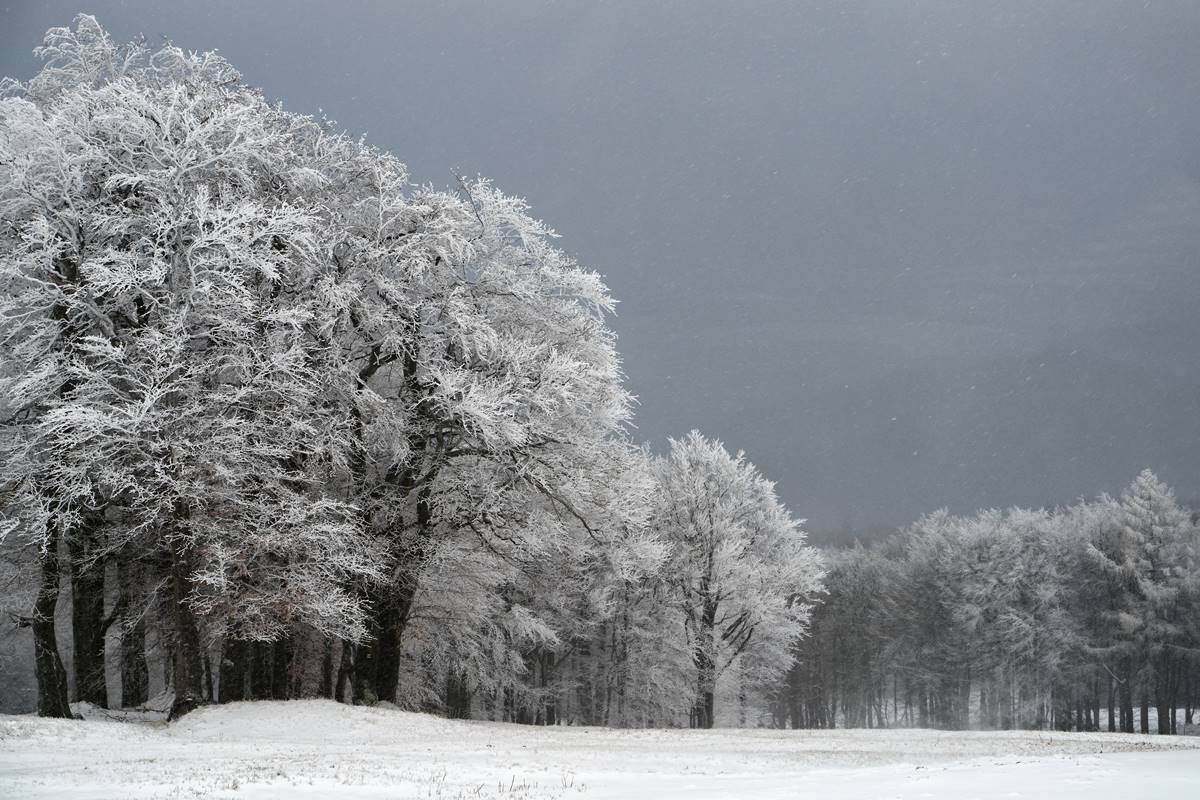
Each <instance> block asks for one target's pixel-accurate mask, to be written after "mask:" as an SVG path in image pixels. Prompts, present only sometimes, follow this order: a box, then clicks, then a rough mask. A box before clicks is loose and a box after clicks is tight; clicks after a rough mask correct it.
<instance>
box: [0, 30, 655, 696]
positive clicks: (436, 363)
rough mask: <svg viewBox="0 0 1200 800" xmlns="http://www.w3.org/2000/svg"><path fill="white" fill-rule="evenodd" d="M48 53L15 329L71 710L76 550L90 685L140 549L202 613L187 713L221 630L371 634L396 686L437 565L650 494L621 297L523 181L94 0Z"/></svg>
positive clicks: (7, 213)
mask: <svg viewBox="0 0 1200 800" xmlns="http://www.w3.org/2000/svg"><path fill="white" fill-rule="evenodd" d="M38 52H39V55H41V56H42V58H43V59H44V60H45V66H44V68H43V70H42V72H41V73H39V75H37V76H36V77H35V78H33V79H32V80H30V81H29V82H28V83H27V84H25V85H20V84H13V83H9V84H7V85H6V93H7V97H6V99H4V100H3V105H2V107H0V180H2V184H0V219H2V220H3V223H4V228H3V230H2V231H0V236H2V237H3V248H2V252H0V314H2V320H0V325H2V326H3V330H0V341H2V342H3V345H4V348H5V350H4V361H5V365H6V374H5V377H4V382H3V384H2V389H3V396H4V406H5V407H6V408H9V409H10V412H11V416H10V417H9V419H8V422H7V423H6V425H5V440H4V442H5V448H6V449H5V456H6V458H5V465H6V470H5V477H6V481H7V484H6V496H7V497H10V498H12V500H11V501H10V502H8V503H6V513H7V514H8V518H9V524H8V527H13V528H19V529H21V530H23V531H24V532H25V534H26V535H28V536H30V537H31V538H32V539H33V540H35V541H36V542H37V543H38V544H39V546H40V551H41V553H42V557H41V570H42V580H41V585H42V591H41V592H40V593H39V595H38V601H37V604H36V607H35V609H34V614H33V615H32V616H33V624H34V627H35V631H36V632H37V640H38V642H39V644H38V648H37V652H38V654H39V659H40V661H39V663H42V662H44V665H43V667H42V668H40V669H39V675H41V676H42V677H43V678H44V679H45V680H44V681H43V682H44V684H45V688H46V691H45V692H44V699H45V703H44V711H45V713H63V714H65V713H68V712H67V711H66V710H65V680H64V679H63V677H64V676H63V674H62V669H61V664H60V663H59V662H58V661H57V654H56V650H55V646H54V642H55V633H54V631H53V627H52V626H53V610H54V604H55V601H56V597H57V586H58V567H59V561H60V555H62V554H65V555H67V556H68V558H67V559H66V563H67V564H68V565H69V568H70V570H71V573H72V574H71V577H72V587H73V590H75V589H78V590H80V591H77V592H75V593H76V595H77V597H76V604H75V605H76V614H75V617H76V619H75V620H74V625H73V628H74V631H75V634H76V641H77V645H79V647H77V649H80V650H81V652H82V653H83V657H81V658H77V659H76V665H77V668H78V669H77V672H79V674H80V676H81V678H86V679H87V680H86V681H81V685H84V684H88V685H90V683H94V682H95V677H96V675H97V674H99V675H101V676H102V675H103V664H102V661H101V663H100V665H99V667H98V669H99V670H100V671H99V672H98V673H97V672H96V670H97V666H96V663H95V662H96V661H97V660H98V659H102V658H103V652H102V641H103V630H104V628H105V626H106V625H107V624H108V623H109V622H111V619H112V617H111V615H110V616H109V618H107V619H105V618H104V612H105V603H104V574H105V573H104V564H105V563H106V561H108V560H110V559H115V560H117V561H118V563H119V564H120V565H121V566H122V567H123V568H124V567H136V568H139V569H141V568H144V569H148V570H149V571H150V572H151V573H152V575H153V580H149V581H145V582H146V583H147V584H148V585H151V586H154V587H157V589H156V595H157V597H151V598H141V602H144V603H149V602H151V601H154V600H157V601H159V602H160V603H161V604H162V606H163V607H164V608H167V609H169V610H170V612H171V617H172V621H171V624H170V626H169V627H170V631H171V640H172V641H171V648H172V652H173V654H174V655H173V658H174V665H175V666H174V670H173V683H174V688H175V692H176V710H177V712H182V711H185V710H186V709H187V708H189V707H191V706H192V705H194V704H195V703H196V702H198V701H199V698H200V696H201V695H202V694H206V693H208V690H207V688H206V687H202V685H201V683H202V681H201V670H202V667H201V659H202V657H203V655H204V653H205V652H206V651H207V649H208V648H209V645H210V644H211V641H212V640H214V639H220V638H222V637H226V638H228V639H229V640H230V641H231V642H236V641H238V640H245V639H259V640H271V639H281V638H282V639H287V638H288V637H289V636H290V635H292V632H293V631H294V628H295V625H297V624H299V623H303V624H305V625H307V626H309V627H310V628H313V629H315V630H317V631H318V632H321V633H324V634H328V635H331V636H335V637H337V638H339V639H341V640H343V641H345V642H346V643H347V648H346V650H345V654H344V657H343V659H342V669H341V672H342V675H343V676H344V677H345V678H346V679H347V680H348V681H349V682H350V683H351V684H352V685H353V695H354V697H355V698H356V699H371V698H377V699H387V700H394V699H395V698H396V691H397V682H398V674H399V669H400V660H401V654H402V635H403V633H404V630H405V627H406V624H407V622H408V619H409V616H410V614H411V612H412V609H413V603H414V598H415V597H416V594H417V591H418V589H419V587H420V583H421V577H422V574H423V572H424V571H425V570H426V569H430V568H431V569H434V570H435V572H439V571H440V572H439V574H441V575H443V576H445V574H446V573H445V571H444V565H446V564H447V563H450V562H451V561H454V560H460V561H461V563H463V564H468V563H471V562H472V559H475V560H476V561H477V562H478V563H483V562H484V561H486V560H487V559H489V558H490V559H494V560H495V563H496V564H504V565H506V568H510V569H515V570H517V571H521V570H522V569H523V568H525V567H528V566H530V565H535V564H543V563H544V559H542V558H541V556H542V555H544V554H547V553H554V554H558V555H559V556H560V559H566V560H568V561H570V560H571V559H573V558H574V559H579V558H582V557H583V554H584V552H585V551H586V548H582V549H581V548H579V547H576V546H575V545H577V544H578V542H579V541H580V539H581V536H582V537H585V538H586V539H587V540H590V541H594V542H603V541H605V540H606V539H605V537H606V536H607V534H606V533H605V531H607V530H610V529H611V530H616V529H617V528H619V527H620V525H621V524H622V523H621V522H620V520H621V519H623V518H624V517H626V516H628V515H630V514H633V515H635V516H636V515H637V514H638V513H640V511H639V510H638V504H637V503H636V502H634V503H629V502H622V499H621V498H619V497H617V496H616V494H615V493H614V492H613V491H612V490H611V487H610V486H608V485H607V482H608V481H609V479H610V478H611V475H612V474H613V470H612V469H609V468H608V467H607V466H606V465H607V464H610V463H614V464H615V463H620V461H621V459H622V458H623V455H622V454H623V453H624V452H625V449H626V447H627V446H626V445H625V443H624V442H623V441H622V440H621V438H622V437H621V430H622V426H623V425H624V423H625V421H626V420H627V419H628V416H629V408H630V399H629V396H628V394H627V393H626V391H625V390H624V388H623V387H622V385H621V372H620V366H619V360H618V357H617V354H616V350H615V348H614V336H613V333H612V332H611V330H610V329H609V328H608V327H607V325H606V323H605V315H606V314H607V313H608V312H610V311H611V310H612V308H613V301H612V299H611V298H610V297H609V295H608V292H607V289H606V288H605V286H604V285H603V283H602V282H601V280H600V279H599V277H598V276H597V275H596V274H594V273H592V272H588V271H586V270H583V269H581V268H580V267H578V266H577V265H576V264H575V263H574V262H573V261H572V260H571V259H570V258H569V257H568V256H567V255H565V254H564V253H563V252H562V251H561V250H559V249H557V248H555V247H554V246H553V244H552V240H553V237H554V233H553V232H552V231H551V230H550V229H549V228H547V227H546V226H544V225H542V224H541V223H539V222H537V221H536V220H534V219H532V218H531V217H530V216H529V215H528V214H527V210H526V207H525V204H524V203H523V202H522V201H520V200H517V199H514V198H511V197H508V196H506V195H504V194H502V193H501V192H499V191H498V190H496V189H495V188H494V187H493V186H491V185H490V184H489V183H488V182H487V181H485V180H481V179H480V180H470V181H468V180H466V179H460V180H459V182H458V186H457V187H456V188H455V189H454V190H450V191H436V190H433V189H431V188H423V187H413V186H410V185H409V183H408V179H407V173H406V170H405V168H404V166H403V165H402V164H401V163H399V162H398V161H397V160H396V159H394V158H393V157H391V156H390V155H388V154H386V153H382V152H379V151H377V150H375V149H373V148H370V147H368V146H366V145H365V144H363V143H362V142H360V141H355V140H352V139H350V138H348V137H346V136H344V135H339V134H337V133H335V132H333V131H332V130H331V129H330V126H328V125H327V124H323V123H320V122H317V121H314V120H311V119H309V118H306V117H301V116H297V115H293V114H289V113H287V112H285V111H283V110H282V109H280V108H279V107H274V106H271V105H270V104H268V103H267V102H266V101H265V100H264V98H263V97H262V95H261V93H259V92H257V91H256V90H253V89H250V88H249V87H247V86H245V85H244V83H243V82H242V81H241V78H240V76H239V75H238V74H237V72H236V71H235V70H234V69H233V68H232V67H231V66H230V65H228V64H227V63H226V62H225V61H224V60H223V59H221V58H220V57H219V56H217V55H215V54H213V53H199V54H197V53H188V52H185V51H182V50H180V49H178V48H176V47H173V46H171V45H166V46H164V47H162V48H161V49H158V50H154V51H152V50H150V49H149V48H147V47H146V46H144V45H143V44H142V43H140V42H135V43H132V44H129V45H123V46H119V45H116V44H115V43H113V42H112V40H111V39H110V37H109V36H108V35H107V34H106V33H105V32H104V31H103V30H102V29H101V28H100V27H99V25H97V24H96V21H95V20H94V19H92V18H91V17H87V16H81V17H79V18H78V19H77V21H76V25H75V27H74V28H56V29H52V30H51V31H50V32H49V33H48V34H47V37H46V42H45V45H44V46H43V47H42V48H40V49H39V51H38ZM464 548H468V549H473V550H477V551H479V552H475V553H473V554H468V553H467V551H466V550H464ZM455 553H458V554H461V555H462V558H461V559H456V557H455V556H454V554H455ZM480 557H482V558H483V561H479V559H480ZM135 571H136V570H135ZM469 571H470V570H467V572H469ZM501 572H503V570H498V574H499V573H501ZM121 574H122V575H124V574H125V572H124V571H122V573H121ZM432 574H433V573H431V575H432ZM139 580H141V579H139ZM511 583H513V581H505V580H497V581H496V584H497V585H500V584H505V585H507V584H511ZM89 587H90V588H89ZM85 590H86V591H85ZM137 594H138V592H136V591H134V592H130V597H131V598H133V597H136V595H137ZM83 595H86V596H83ZM130 602H134V600H131V601H130ZM483 619H486V615H480V616H478V617H477V618H476V621H479V620H483ZM541 624H542V623H541V622H537V623H535V622H532V621H531V622H530V624H529V626H527V627H529V629H530V630H536V629H537V627H538V625H541ZM205 637H207V638H205ZM280 652H286V648H285V649H284V650H281V651H280ZM43 655H44V656H45V658H44V659H42V656H43ZM91 656H94V657H91ZM244 657H245V650H244V648H241V649H239V648H238V647H231V648H229V649H228V650H227V655H226V659H225V660H226V661H230V662H231V663H232V664H233V666H234V671H233V672H232V673H231V674H236V675H237V676H241V675H242V674H243V672H244V666H245V665H244V664H241V663H240V662H241V661H243V660H244ZM81 670H82V671H81ZM234 680H235V682H236V681H240V680H241V678H240V677H237V678H235V679H234ZM100 683H101V684H102V683H103V682H102V681H100ZM222 694H223V695H224V694H225V692H224V691H222ZM230 696H235V697H236V696H240V695H239V694H238V692H237V691H234V692H233V693H232V694H231V695H230Z"/></svg>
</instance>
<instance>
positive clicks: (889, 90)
mask: <svg viewBox="0 0 1200 800" xmlns="http://www.w3.org/2000/svg"><path fill="white" fill-rule="evenodd" d="M81 2H82V0H74V1H73V2H59V1H58V0H53V1H52V2H8V3H4V2H0V74H3V75H9V76H13V77H18V78H22V79H24V78H28V77H30V76H31V75H32V74H33V73H34V72H35V70H36V68H37V62H36V61H35V59H34V58H33V56H32V54H31V52H30V51H31V50H32V48H33V47H34V46H36V45H37V44H38V43H39V42H40V40H41V37H42V34H43V33H44V31H45V29H46V28H48V27H50V26H53V25H66V24H68V23H69V22H70V21H71V19H72V18H73V16H74V15H75V14H76V13H77V12H80V11H83V12H87V13H92V14H95V15H96V16H97V17H98V19H99V21H100V22H101V24H103V25H104V26H105V27H106V28H107V29H108V30H109V32H110V33H111V34H112V35H113V36H114V37H115V38H117V39H119V40H126V39H129V38H132V37H133V36H135V35H137V34H138V33H145V34H146V35H147V36H148V37H150V38H152V39H157V38H159V37H160V36H163V35H166V36H168V37H169V38H171V39H173V40H174V41H175V42H176V43H178V44H180V45H182V46H184V47H188V48H194V49H213V48H215V49H218V50H220V51H221V52H222V53H223V54H224V55H225V56H226V57H227V58H228V59H229V60H230V61H231V62H232V63H233V65H234V66H235V67H237V68H238V69H240V70H241V71H242V72H243V74H244V75H245V77H246V80H247V81H248V82H249V83H250V84H252V85H255V86H259V87H261V88H262V89H263V90H264V92H265V93H266V94H267V96H268V97H271V98H277V99H279V100H280V101H282V102H283V104H284V105H285V107H286V108H288V109H289V110H292V111H297V112H302V113H313V114H316V113H319V112H322V111H323V113H325V114H327V115H328V116H330V117H331V118H333V119H335V120H337V122H338V123H339V124H340V126H342V127H344V128H346V129H347V130H349V131H351V132H352V133H355V134H366V135H367V137H368V140H369V141H371V142H372V143H374V144H376V145H378V146H379V147H382V148H384V149H387V150H390V151H392V152H394V153H395V154H396V155H397V156H399V157H400V158H401V159H402V160H404V161H405V162H406V163H407V164H408V165H409V168H410V170H411V172H412V174H413V177H414V179H415V180H416V181H418V182H431V183H434V184H436V185H439V186H445V185H448V184H450V183H452V182H453V177H452V175H453V173H454V172H455V171H461V172H463V173H466V174H475V173H481V174H484V175H487V176H489V177H492V178H494V179H495V180H496V182H497V184H498V185H499V186H500V187H501V188H503V189H504V190H506V191H508V192H510V193H514V194H518V195H522V196H524V197H526V198H527V199H528V200H529V202H530V204H531V205H532V207H533V211H534V215H535V216H538V217H541V218H543V219H545V220H546V221H547V222H548V223H550V224H551V225H552V226H554V227H555V228H556V229H557V230H558V231H559V232H561V233H562V234H563V238H562V240H560V243H561V244H562V246H563V247H564V248H565V249H566V250H568V251H569V252H571V253H572V254H574V255H575V256H576V257H577V258H578V259H579V261H580V262H581V263H583V264H585V265H587V266H589V267H591V268H593V269H596V270H597V271H599V272H601V273H603V274H604V275H606V276H607V280H608V283H609V286H610V287H611V288H612V291H613V293H614V294H615V295H616V297H617V298H618V299H620V301H621V305H620V307H619V313H618V317H617V318H616V319H615V320H614V321H613V323H614V326H615V328H616V330H617V331H618V333H619V335H620V341H619V347H620V350H621V353H622V355H623V357H624V364H625V369H626V372H627V375H628V383H629V386H630V388H631V389H632V391H633V392H634V393H635V394H636V395H637V396H638V397H639V399H640V406H639V408H638V410H637V430H636V431H635V432H634V435H635V438H637V439H639V440H648V441H651V442H652V443H653V444H654V445H655V447H656V448H657V449H661V448H662V447H663V446H664V444H665V440H666V437H667V436H669V435H676V436H677V435H682V434H683V433H686V432H687V430H688V429H690V428H693V427H696V428H700V429H702V430H703V431H705V432H706V433H707V434H709V435H715V436H718V437H720V438H721V439H723V440H724V441H725V442H726V444H727V445H728V446H729V447H730V448H731V449H736V448H741V449H744V450H745V451H746V453H747V455H748V456H749V457H750V458H751V459H752V460H753V461H754V462H755V463H756V464H757V465H758V466H759V467H760V468H761V469H762V470H763V472H764V473H765V474H766V475H768V476H769V477H771V478H773V479H774V480H776V481H777V483H778V488H779V491H780V494H781V496H782V497H783V499H784V500H785V501H786V502H787V503H788V504H789V506H791V508H792V510H793V511H794V513H795V514H797V515H798V516H801V517H807V518H808V519H809V524H808V528H809V529H810V530H811V531H813V532H814V534H815V535H816V536H815V539H816V541H823V540H828V539H830V538H831V537H836V536H839V535H842V534H844V533H846V532H848V531H857V532H861V533H864V534H868V535H869V534H872V533H876V532H878V531H880V530H883V529H886V528H890V527H893V526H898V525H903V524H906V523H908V522H910V521H911V520H912V519H914V518H915V517H917V516H918V515H919V514H921V513H922V512H925V511H929V510H932V509H934V508H937V507H939V506H947V507H949V508H950V509H951V510H953V511H957V512H967V511H972V510H974V509H976V508H979V507H984V506H1004V505H1008V504H1014V503H1015V504H1021V505H1030V506H1038V505H1042V504H1054V503H1058V502H1065V501H1070V500H1072V499H1074V498H1076V497H1078V496H1081V495H1088V496H1090V495H1094V494H1098V493H1099V492H1102V491H1108V492H1114V493H1115V492H1119V491H1120V490H1121V489H1122V488H1123V487H1124V486H1125V485H1126V484H1128V482H1129V481H1130V480H1131V479H1132V478H1133V476H1134V475H1135V474H1136V473H1137V472H1138V470H1140V469H1142V468H1143V467H1150V468H1152V469H1154V470H1156V471H1157V472H1158V473H1159V475H1160V477H1162V478H1163V479H1164V480H1166V481H1168V482H1169V483H1171V484H1172V485H1173V486H1175V488H1176V491H1177V492H1178V494H1179V495H1180V497H1181V498H1182V499H1183V500H1184V501H1192V502H1195V501H1196V500H1197V499H1200V479H1198V478H1200V476H1198V468H1200V449H1198V448H1197V443H1198V442H1200V359H1198V358H1197V353H1198V352H1200V323H1198V321H1197V311H1198V308H1197V305H1198V301H1200V269H1197V267H1198V266H1200V265H1198V260H1200V138H1198V136H1197V134H1198V133H1200V48H1198V47H1197V42H1200V4H1198V3H1195V2H1191V1H1190V0H1178V2H1145V3H1141V2H1138V3H1134V2H1110V1H1109V0H1079V1H1078V2H1076V1H1073V0H1057V1H1056V2H1053V3H1044V2H1040V3H1039V2H1027V1H1026V0H1003V1H1002V2H987V1H986V0H979V1H978V2H972V3H951V2H925V1H913V2H905V3H891V2H884V1H883V0H879V1H878V2H853V3H852V2H842V1H837V0H828V1H826V2H794V1H793V2H773V3H770V2H756V3H737V4H724V3H715V2H697V1H696V0H691V1H689V2H669V3H668V2H657V3H640V2H628V3H561V2H542V1H538V0H524V1H522V2H504V3H490V4H485V3H483V2H470V3H468V2H450V3H437V4H430V3H408V2H382V1H380V2H352V1H350V0H346V1H345V2H337V3H317V2H284V1H283V0H273V1H271V2H266V1H264V0H259V1H258V2H229V1H228V0H220V1H212V0H210V2H206V3H203V4H194V5H189V6H183V5H182V4H181V5H179V6H176V5H175V4H165V3H158V2H90V3H84V4H82V5H81V4H80V3H81Z"/></svg>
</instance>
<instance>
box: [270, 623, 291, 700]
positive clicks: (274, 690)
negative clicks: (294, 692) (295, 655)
mask: <svg viewBox="0 0 1200 800" xmlns="http://www.w3.org/2000/svg"><path fill="white" fill-rule="evenodd" d="M295 644H296V643H295V641H294V639H293V638H292V637H291V636H290V635H289V636H284V637H283V638H281V639H279V640H278V641H275V642H273V643H271V644H269V645H268V647H270V648H271V698H272V699H273V700H287V699H289V697H290V693H289V688H290V687H289V685H288V683H289V681H288V677H289V675H290V674H291V666H292V652H293V651H294V650H295Z"/></svg>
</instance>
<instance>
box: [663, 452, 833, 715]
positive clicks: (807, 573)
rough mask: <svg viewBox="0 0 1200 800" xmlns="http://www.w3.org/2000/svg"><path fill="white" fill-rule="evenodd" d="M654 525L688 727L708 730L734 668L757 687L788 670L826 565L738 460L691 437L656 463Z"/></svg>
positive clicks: (767, 486)
mask: <svg viewBox="0 0 1200 800" xmlns="http://www.w3.org/2000/svg"><path fill="white" fill-rule="evenodd" d="M657 474H658V480H659V497H658V499H657V501H656V525H657V526H658V528H659V530H660V531H662V533H663V535H664V537H665V538H666V539H667V541H668V542H669V543H670V547H671V556H670V560H669V564H668V567H667V569H668V574H669V576H670V580H671V581H672V583H673V584H674V588H675V591H676V593H677V602H678V603H679V605H680V609H681V611H682V612H683V616H684V622H685V629H686V632H687V636H688V645H689V649H690V651H691V653H692V658H693V662H694V665H695V669H696V694H695V698H694V707H693V711H692V716H693V724H694V725H695V726H697V727H712V725H713V710H714V698H715V696H716V690H717V683H718V681H719V680H720V679H721V677H722V676H723V675H724V674H725V673H726V672H727V671H728V670H729V669H730V668H731V667H733V666H735V665H739V666H742V667H744V669H745V679H746V680H747V681H749V682H751V683H753V684H766V683H767V682H768V681H772V680H775V679H777V678H779V677H780V675H782V673H783V672H785V671H786V670H787V668H788V667H789V666H790V665H791V662H792V658H793V651H792V645H793V644H794V642H795V641H796V640H797V639H798V638H799V637H800V636H802V635H803V634H804V632H805V630H806V628H807V624H808V618H809V613H810V610H811V606H810V601H811V600H812V599H814V598H815V596H816V595H817V594H818V593H819V592H820V590H821V578H822V575H823V568H822V566H821V560H820V558H819V557H818V555H817V553H816V551H815V550H813V549H812V548H811V547H808V546H807V545H806V544H805V538H806V537H805V534H804V532H803V531H802V530H801V529H800V524H799V523H798V522H797V521H796V520H794V519H793V518H792V517H791V514H790V513H789V512H788V510H787V508H785V507H784V506H783V504H782V503H780V502H779V500H778V498H777V497H776V495H775V487H774V485H773V484H772V483H771V482H770V481H768V480H766V479H765V478H763V477H762V476H761V475H760V474H759V472H758V470H757V469H756V468H755V467H754V465H753V464H751V463H750V462H749V461H747V460H746V458H745V456H744V455H743V454H742V453H740V452H739V453H738V454H737V455H730V454H729V453H728V452H727V451H726V450H725V448H724V447H723V446H722V444H721V443H720V442H718V441H715V440H710V439H706V438H705V437H704V436H702V435H701V434H700V433H699V432H697V431H693V432H691V433H690V434H688V435H687V436H685V437H683V438H682V439H674V440H672V441H671V451H670V453H669V454H668V455H667V456H665V457H664V458H663V459H662V460H661V461H660V462H659V464H658V469H657Z"/></svg>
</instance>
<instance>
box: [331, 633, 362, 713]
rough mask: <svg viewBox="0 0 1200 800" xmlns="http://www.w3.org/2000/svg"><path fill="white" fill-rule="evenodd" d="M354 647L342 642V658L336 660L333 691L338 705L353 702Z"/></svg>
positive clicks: (354, 684)
mask: <svg viewBox="0 0 1200 800" xmlns="http://www.w3.org/2000/svg"><path fill="white" fill-rule="evenodd" d="M354 651H355V646H354V644H353V643H352V642H348V641H343V642H342V657H341V659H339V660H338V674H337V682H336V684H337V685H336V687H335V689H334V691H335V692H336V693H337V700H338V702H339V703H345V702H351V703H352V702H354V687H355V686H356V685H357V682H356V680H355V677H354V674H355V663H354V660H355V655H356V654H355V652H354Z"/></svg>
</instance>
